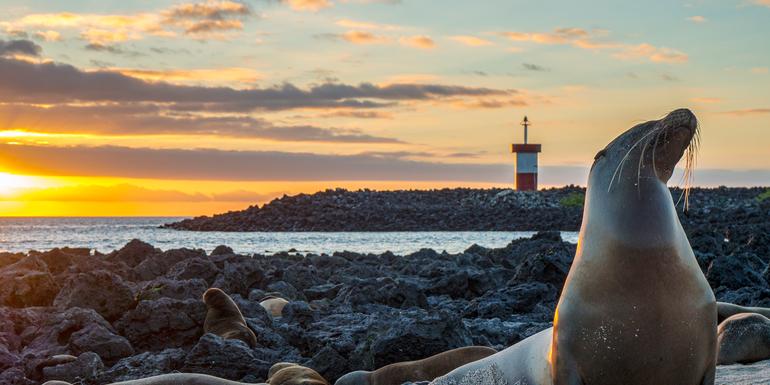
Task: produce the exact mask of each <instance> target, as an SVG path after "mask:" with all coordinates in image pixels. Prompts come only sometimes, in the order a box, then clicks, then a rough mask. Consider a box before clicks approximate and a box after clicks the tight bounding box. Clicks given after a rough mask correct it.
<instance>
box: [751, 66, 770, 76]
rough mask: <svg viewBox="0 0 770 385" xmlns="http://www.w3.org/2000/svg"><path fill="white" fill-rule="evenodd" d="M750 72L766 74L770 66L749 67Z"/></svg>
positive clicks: (769, 70)
mask: <svg viewBox="0 0 770 385" xmlns="http://www.w3.org/2000/svg"><path fill="white" fill-rule="evenodd" d="M751 72H752V73H755V74H766V73H769V72H770V68H767V67H754V68H752V69H751Z"/></svg>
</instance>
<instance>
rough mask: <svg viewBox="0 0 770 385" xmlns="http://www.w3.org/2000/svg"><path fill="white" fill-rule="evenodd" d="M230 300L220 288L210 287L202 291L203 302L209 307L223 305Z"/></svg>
mask: <svg viewBox="0 0 770 385" xmlns="http://www.w3.org/2000/svg"><path fill="white" fill-rule="evenodd" d="M230 301H231V299H230V296H228V295H227V293H225V292H224V291H222V289H218V288H216V287H212V288H210V289H208V290H206V292H205V293H203V303H205V304H206V305H207V306H209V307H212V306H213V307H218V306H223V305H224V304H226V303H229V302H230Z"/></svg>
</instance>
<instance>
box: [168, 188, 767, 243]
mask: <svg viewBox="0 0 770 385" xmlns="http://www.w3.org/2000/svg"><path fill="white" fill-rule="evenodd" d="M766 191H768V189H767V188H759V187H755V188H726V187H720V188H693V189H691V191H690V210H689V212H688V215H685V214H684V213H683V212H682V210H680V220H681V221H682V223H683V224H684V225H685V228H687V227H688V225H689V224H690V223H692V222H695V223H699V222H709V221H717V222H724V220H723V219H722V217H721V214H722V213H725V212H727V213H736V212H737V213H738V214H739V215H753V214H759V215H766V214H767V212H768V210H770V209H768V207H770V199H765V200H764V201H761V200H760V197H762V196H763V195H762V194H767V193H766ZM584 193H585V189H584V188H581V187H576V186H566V187H562V188H553V189H545V190H540V191H537V192H526V191H524V192H522V191H513V190H510V189H468V188H457V189H441V190H405V191H371V190H358V191H348V190H343V189H336V190H326V191H321V192H317V193H315V194H310V195H308V194H299V195H294V196H283V197H281V198H277V199H275V200H273V201H271V202H269V203H266V204H264V205H262V206H261V207H260V206H251V207H249V208H247V209H245V210H242V211H233V212H228V213H224V214H218V215H214V216H211V217H209V216H202V217H197V218H192V219H186V220H182V221H180V222H175V223H169V224H166V225H164V226H163V227H164V228H170V229H176V230H188V231H230V232H246V231H577V230H578V229H579V228H580V222H581V219H582V214H583V212H582V210H583V209H582V204H583V196H584ZM671 194H672V196H673V198H674V201H679V202H680V204H679V206H680V207H681V206H682V200H681V199H680V197H681V196H682V191H681V190H680V189H676V188H674V189H671Z"/></svg>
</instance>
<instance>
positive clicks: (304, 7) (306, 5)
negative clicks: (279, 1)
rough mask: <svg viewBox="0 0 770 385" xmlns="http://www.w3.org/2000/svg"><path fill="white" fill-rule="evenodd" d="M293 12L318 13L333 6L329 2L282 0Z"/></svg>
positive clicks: (322, 0)
mask: <svg viewBox="0 0 770 385" xmlns="http://www.w3.org/2000/svg"><path fill="white" fill-rule="evenodd" d="M284 2H285V3H288V4H289V6H290V7H291V9H293V10H295V11H310V12H318V11H320V10H322V9H324V8H329V7H331V6H333V5H334V3H332V2H331V1H329V0H284Z"/></svg>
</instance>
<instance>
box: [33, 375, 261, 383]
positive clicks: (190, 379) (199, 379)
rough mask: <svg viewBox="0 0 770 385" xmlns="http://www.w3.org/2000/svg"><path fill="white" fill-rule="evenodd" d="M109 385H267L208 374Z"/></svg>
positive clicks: (168, 376)
mask: <svg viewBox="0 0 770 385" xmlns="http://www.w3.org/2000/svg"><path fill="white" fill-rule="evenodd" d="M43 385H72V384H70V383H69V382H64V381H48V382H46V383H44V384H43ZM107 385H267V384H247V383H245V382H238V381H230V380H225V379H223V378H219V377H214V376H209V375H207V374H197V373H173V374H162V375H160V376H153V377H147V378H142V379H139V380H130V381H121V382H113V383H111V384H107Z"/></svg>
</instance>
